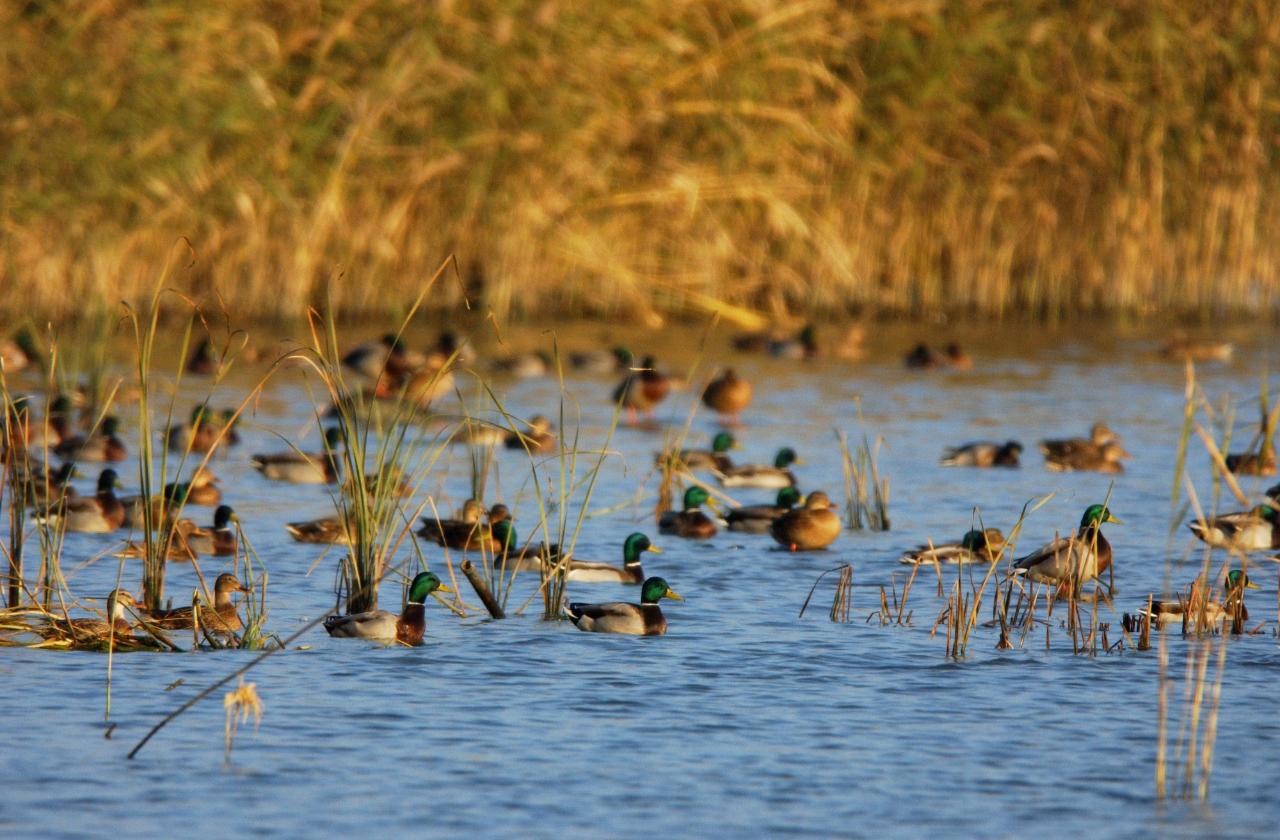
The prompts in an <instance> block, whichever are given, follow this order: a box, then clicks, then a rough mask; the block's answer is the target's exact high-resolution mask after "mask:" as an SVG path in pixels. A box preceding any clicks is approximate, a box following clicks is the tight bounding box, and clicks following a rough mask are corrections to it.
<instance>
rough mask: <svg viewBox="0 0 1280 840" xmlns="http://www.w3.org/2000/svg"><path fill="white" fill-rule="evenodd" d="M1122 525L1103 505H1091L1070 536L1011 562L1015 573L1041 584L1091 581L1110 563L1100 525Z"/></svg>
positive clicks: (1109, 552)
mask: <svg viewBox="0 0 1280 840" xmlns="http://www.w3.org/2000/svg"><path fill="white" fill-rule="evenodd" d="M1104 522H1115V523H1116V524H1118V525H1119V524H1123V523H1122V522H1121V521H1120V520H1119V519H1116V518H1115V517H1114V516H1112V515H1111V511H1110V510H1109V509H1107V508H1106V507H1104V506H1103V505H1090V506H1089V507H1088V508H1086V509H1085V512H1084V515H1083V516H1082V517H1080V528H1079V530H1078V531H1076V533H1075V534H1074V535H1072V536H1068V537H1059V538H1058V539H1056V540H1054V541H1053V542H1050V543H1046V544H1045V545H1043V546H1041V547H1040V548H1038V549H1036V550H1035V551H1033V552H1031V553H1030V554H1028V555H1026V556H1025V557H1020V558H1018V559H1017V560H1015V561H1014V563H1013V573H1014V574H1015V575H1026V576H1028V577H1030V578H1031V579H1032V580H1034V581H1037V582H1040V583H1064V582H1067V581H1069V580H1071V579H1072V577H1073V575H1074V580H1075V582H1076V583H1077V584H1081V583H1084V582H1085V581H1089V580H1093V579H1094V578H1096V577H1097V576H1098V575H1100V574H1102V573H1103V572H1105V571H1106V570H1107V567H1108V566H1110V565H1111V543H1109V542H1107V538H1106V537H1104V536H1103V535H1102V524H1103V523H1104Z"/></svg>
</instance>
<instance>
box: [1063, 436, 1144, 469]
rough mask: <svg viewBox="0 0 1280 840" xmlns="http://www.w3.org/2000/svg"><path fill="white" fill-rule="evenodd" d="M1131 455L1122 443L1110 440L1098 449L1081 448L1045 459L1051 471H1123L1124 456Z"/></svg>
mask: <svg viewBox="0 0 1280 840" xmlns="http://www.w3.org/2000/svg"><path fill="white" fill-rule="evenodd" d="M1129 457H1131V456H1130V455H1129V453H1128V452H1126V451H1125V450H1124V448H1123V447H1121V446H1120V444H1118V443H1116V442H1115V441H1108V442H1107V443H1104V444H1102V446H1100V447H1098V448H1097V449H1080V450H1076V451H1075V452H1072V453H1071V454H1069V455H1067V456H1065V457H1062V458H1049V457H1045V459H1044V468H1045V469H1046V470H1048V471H1049V472H1073V471H1080V472H1099V473H1122V472H1124V464H1122V463H1121V462H1120V461H1121V459H1122V458H1129Z"/></svg>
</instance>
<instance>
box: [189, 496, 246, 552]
mask: <svg viewBox="0 0 1280 840" xmlns="http://www.w3.org/2000/svg"><path fill="white" fill-rule="evenodd" d="M239 521H240V517H239V516H237V515H236V512H235V511H234V510H232V508H231V506H230V505H219V506H218V509H217V510H215V511H214V512H213V527H212V528H208V529H205V528H197V529H196V530H194V531H192V532H191V533H189V534H187V537H186V539H187V545H189V546H190V547H191V550H192V551H195V552H196V553H198V554H207V555H209V556H211V557H231V556H232V555H234V554H235V553H236V549H237V548H238V544H237V542H236V531H235V528H233V527H232V523H233V522H239Z"/></svg>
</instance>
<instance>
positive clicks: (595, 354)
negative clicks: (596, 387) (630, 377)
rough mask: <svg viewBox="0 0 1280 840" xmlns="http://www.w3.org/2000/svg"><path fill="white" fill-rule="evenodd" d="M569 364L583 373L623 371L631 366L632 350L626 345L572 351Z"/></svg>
mask: <svg viewBox="0 0 1280 840" xmlns="http://www.w3.org/2000/svg"><path fill="white" fill-rule="evenodd" d="M569 365H570V366H571V367H572V368H573V369H574V370H578V371H582V372H583V373H622V372H623V371H625V370H627V368H629V367H631V351H630V350H628V349H627V348H625V347H615V348H613V349H612V350H584V351H581V352H578V353H570V354H569Z"/></svg>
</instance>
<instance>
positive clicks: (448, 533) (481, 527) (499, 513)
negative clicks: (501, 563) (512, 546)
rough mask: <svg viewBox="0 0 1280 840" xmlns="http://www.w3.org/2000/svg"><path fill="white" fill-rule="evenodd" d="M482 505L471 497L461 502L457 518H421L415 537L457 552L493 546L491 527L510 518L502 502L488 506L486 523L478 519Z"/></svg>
mask: <svg viewBox="0 0 1280 840" xmlns="http://www.w3.org/2000/svg"><path fill="white" fill-rule="evenodd" d="M482 516H484V506H483V505H481V504H480V503H479V502H478V501H476V500H475V499H468V500H467V503H466V504H465V505H463V509H462V518H460V519H433V518H431V517H429V516H424V517H422V527H421V528H419V529H418V536H420V537H422V538H423V539H424V540H430V541H431V542H433V543H435V544H436V545H441V546H445V547H447V548H452V549H455V550H458V551H478V550H482V549H483V550H486V551H487V550H490V549H491V547H492V545H493V533H494V532H493V527H494V526H495V525H497V524H498V523H499V522H504V521H506V520H509V519H510V518H511V511H510V510H508V509H507V506H506V505H502V504H498V505H494V506H493V507H492V508H490V509H489V521H488V523H484V522H481V521H480V520H481V517H482Z"/></svg>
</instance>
